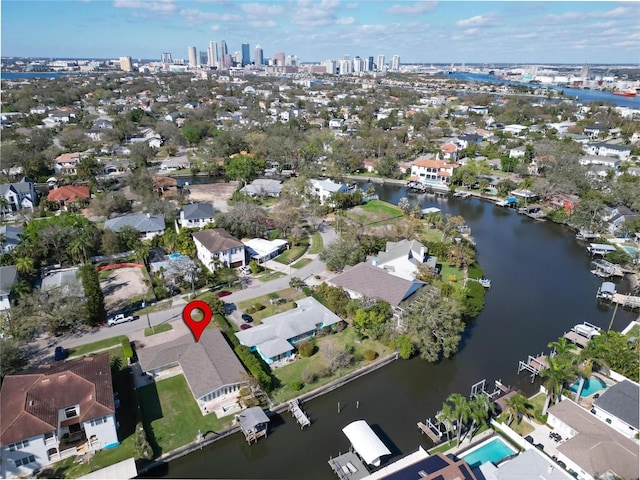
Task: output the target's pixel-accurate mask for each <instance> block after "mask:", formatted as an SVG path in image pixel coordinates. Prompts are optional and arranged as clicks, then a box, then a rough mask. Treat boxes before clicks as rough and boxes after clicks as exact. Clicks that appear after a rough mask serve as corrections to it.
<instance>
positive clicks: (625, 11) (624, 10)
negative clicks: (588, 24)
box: [592, 5, 639, 19]
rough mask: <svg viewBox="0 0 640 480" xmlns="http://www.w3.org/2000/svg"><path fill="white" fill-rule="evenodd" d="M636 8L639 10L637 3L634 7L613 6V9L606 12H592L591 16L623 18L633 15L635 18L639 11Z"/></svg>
mask: <svg viewBox="0 0 640 480" xmlns="http://www.w3.org/2000/svg"><path fill="white" fill-rule="evenodd" d="M638 10H639V8H638V5H635V6H634V7H618V8H614V9H613V10H609V11H608V12H598V13H594V14H592V16H594V17H606V18H624V17H627V16H629V15H635V16H636V19H637V16H638V13H639V12H638Z"/></svg>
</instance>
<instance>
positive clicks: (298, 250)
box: [273, 241, 309, 265]
mask: <svg viewBox="0 0 640 480" xmlns="http://www.w3.org/2000/svg"><path fill="white" fill-rule="evenodd" d="M308 246H309V244H308V243H307V242H306V241H305V242H302V243H300V244H299V245H296V246H295V247H291V248H289V249H288V250H285V251H284V252H282V253H281V254H280V255H278V256H277V257H275V258H274V259H273V260H275V261H276V262H278V263H282V264H284V265H289V264H290V263H291V262H295V261H296V260H297V259H299V258H300V257H301V256H302V255H304V252H306V251H307V247H308Z"/></svg>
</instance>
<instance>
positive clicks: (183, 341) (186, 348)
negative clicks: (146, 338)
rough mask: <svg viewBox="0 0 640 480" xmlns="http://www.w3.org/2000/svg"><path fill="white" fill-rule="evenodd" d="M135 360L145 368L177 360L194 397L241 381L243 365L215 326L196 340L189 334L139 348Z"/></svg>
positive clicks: (160, 365)
mask: <svg viewBox="0 0 640 480" xmlns="http://www.w3.org/2000/svg"><path fill="white" fill-rule="evenodd" d="M138 359H139V361H140V365H141V367H142V369H143V370H144V371H149V370H154V369H157V368H161V367H167V366H169V365H175V364H178V363H179V364H180V367H181V368H182V371H183V372H184V376H185V378H186V380H187V383H188V384H189V388H191V392H192V393H193V396H194V398H196V399H198V398H201V397H204V396H205V395H207V394H208V393H211V392H214V391H216V390H218V389H219V388H220V387H223V386H225V385H230V384H234V383H240V382H243V381H244V373H245V370H244V368H243V367H242V364H241V363H240V361H239V360H238V358H237V357H236V355H235V353H233V350H231V348H230V347H229V344H228V343H227V341H226V340H225V339H224V337H223V336H222V333H221V332H220V330H218V329H216V328H209V329H206V330H205V331H204V332H203V333H202V336H201V337H200V341H199V342H195V341H194V340H193V336H192V335H191V334H189V335H184V336H182V337H180V338H176V339H175V340H173V341H171V342H168V343H164V344H162V345H156V346H153V347H149V348H143V349H141V350H139V351H138Z"/></svg>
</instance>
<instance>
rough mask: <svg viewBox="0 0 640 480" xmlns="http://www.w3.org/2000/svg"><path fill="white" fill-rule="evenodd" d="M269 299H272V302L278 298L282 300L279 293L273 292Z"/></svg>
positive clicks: (269, 294)
mask: <svg viewBox="0 0 640 480" xmlns="http://www.w3.org/2000/svg"><path fill="white" fill-rule="evenodd" d="M267 297H268V298H270V299H271V300H275V299H276V298H280V295H278V294H277V292H271V293H267Z"/></svg>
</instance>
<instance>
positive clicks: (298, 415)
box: [289, 400, 311, 429]
mask: <svg viewBox="0 0 640 480" xmlns="http://www.w3.org/2000/svg"><path fill="white" fill-rule="evenodd" d="M289 411H290V412H291V414H292V415H293V417H294V418H295V419H296V422H298V424H299V425H300V429H303V428H304V427H308V426H309V425H311V420H309V417H307V415H306V414H305V413H304V412H303V411H302V408H301V407H300V403H299V402H298V400H293V401H291V402H289Z"/></svg>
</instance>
